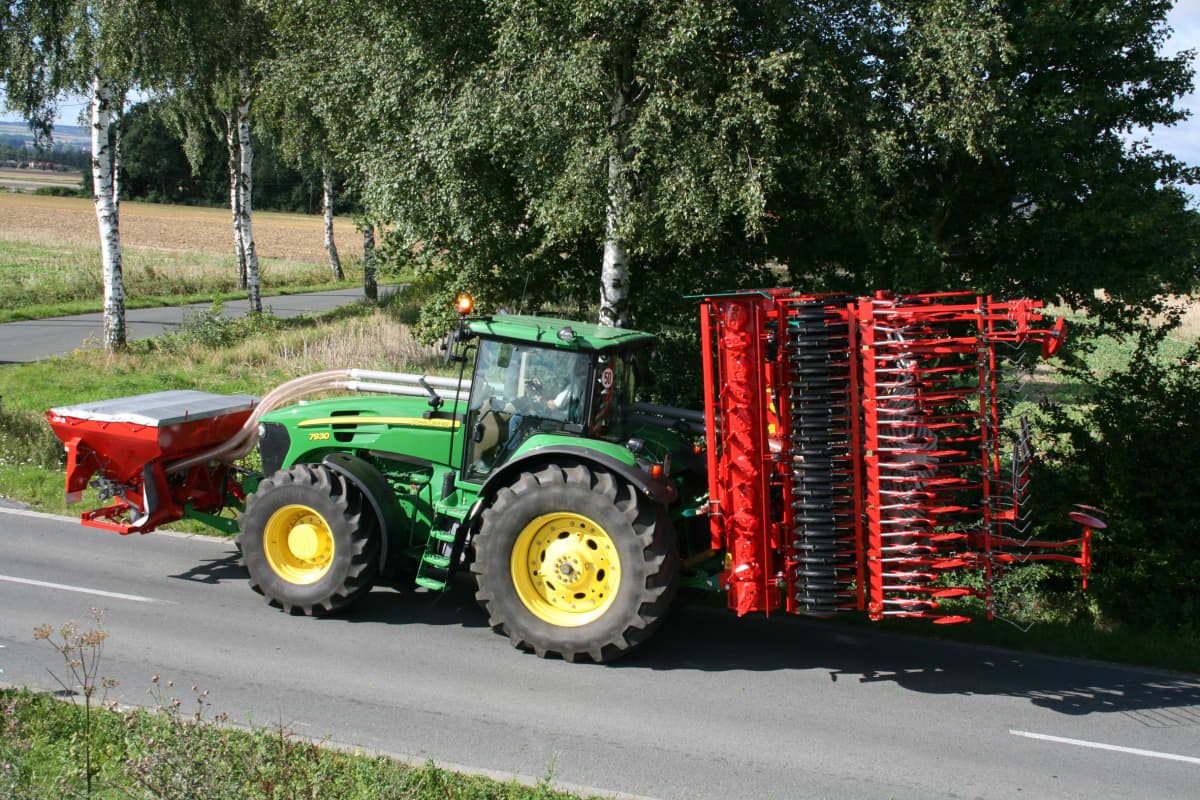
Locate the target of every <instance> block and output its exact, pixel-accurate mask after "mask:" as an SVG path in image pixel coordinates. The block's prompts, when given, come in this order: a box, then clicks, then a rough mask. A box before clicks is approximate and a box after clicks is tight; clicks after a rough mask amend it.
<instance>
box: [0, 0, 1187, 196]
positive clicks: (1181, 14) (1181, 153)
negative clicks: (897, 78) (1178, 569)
mask: <svg viewBox="0 0 1200 800" xmlns="http://www.w3.org/2000/svg"><path fill="white" fill-rule="evenodd" d="M1167 24H1168V26H1169V27H1171V28H1172V29H1173V33H1172V35H1171V38H1170V39H1168V40H1167V43H1166V46H1165V48H1164V49H1165V51H1166V52H1167V53H1168V54H1174V53H1176V52H1178V51H1180V50H1188V49H1193V50H1196V51H1197V53H1200V0H1177V2H1176V4H1175V7H1174V8H1173V9H1172V11H1171V13H1170V14H1168V16H1167ZM1195 66H1196V67H1197V68H1198V69H1200V59H1198V60H1197V62H1196V65H1195ZM1193 85H1194V84H1193ZM84 105H86V103H85V102H84V101H81V100H80V99H78V98H68V99H65V100H64V101H63V102H62V103H61V104H60V106H59V120H58V121H59V122H60V123H61V124H63V125H76V124H78V120H77V118H78V115H79V111H80V109H81V108H82V107H83V106H84ZM1179 105H1180V107H1182V108H1186V109H1188V110H1189V111H1191V112H1192V117H1191V118H1190V119H1188V120H1185V121H1184V122H1182V123H1180V124H1178V125H1175V126H1173V127H1171V128H1160V129H1155V130H1153V131H1148V132H1147V131H1141V132H1136V133H1135V138H1140V137H1141V136H1146V137H1148V138H1149V139H1150V142H1151V144H1152V145H1153V146H1154V147H1156V148H1158V149H1160V150H1163V151H1165V152H1168V153H1173V154H1174V155H1176V156H1178V157H1179V158H1180V159H1182V160H1183V161H1185V162H1187V163H1188V164H1192V165H1200V96H1198V95H1197V93H1196V91H1195V90H1194V89H1193V91H1192V93H1191V94H1189V95H1187V96H1186V97H1184V98H1182V100H1181V101H1180V102H1179ZM0 119H2V120H20V117H19V116H18V115H16V114H11V113H4V114H0ZM1192 194H1193V197H1196V198H1197V204H1198V205H1200V187H1193V192H1192Z"/></svg>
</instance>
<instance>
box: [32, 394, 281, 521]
mask: <svg viewBox="0 0 1200 800" xmlns="http://www.w3.org/2000/svg"><path fill="white" fill-rule="evenodd" d="M257 403H258V398H256V397H251V396H250V395H233V396H226V395H217V394H209V393H208V392H196V391H187V390H180V391H170V392H155V393H153V394H143V395H136V396H133V397H120V398H116V399H114V400H102V401H99V402H95V403H82V404H80V405H75V406H63V407H59V408H53V409H51V410H49V411H47V412H46V415H45V416H46V419H47V421H49V423H50V426H51V427H52V428H53V429H54V433H55V434H56V435H57V436H58V438H59V439H61V440H62V441H63V443H64V444H66V447H67V481H66V492H67V502H68V503H77V502H79V500H80V499H81V498H82V495H83V490H84V489H86V488H87V487H88V486H89V482H90V485H92V486H96V487H97V488H99V489H100V493H101V494H100V496H101V500H105V499H109V498H112V499H113V502H112V503H111V504H110V505H108V506H105V507H104V508H99V509H95V510H93V511H87V512H84V514H83V515H82V519H81V522H83V524H84V525H91V526H92V527H96V528H105V529H107V530H114V531H117V532H118V533H121V534H127V533H145V532H147V531H150V530H153V529H154V528H156V527H158V526H159V525H164V524H166V523H168V522H173V521H175V520H178V519H182V518H183V516H184V506H186V505H188V504H189V503H190V504H191V506H192V508H194V509H196V510H197V511H203V512H208V513H215V512H217V511H219V510H220V509H221V508H222V507H223V505H224V504H225V499H226V496H227V494H228V492H229V491H230V490H231V489H234V487H232V486H230V483H231V482H230V480H229V468H228V466H226V465H225V464H221V463H214V464H199V465H196V466H194V467H191V468H190V469H187V470H184V471H181V472H179V473H177V474H173V475H168V474H167V472H166V470H165V465H166V464H167V463H169V462H172V461H177V460H179V459H181V458H186V457H188V456H192V455H196V454H198V453H202V452H204V451H205V450H207V449H209V448H211V447H214V446H216V445H219V444H221V443H223V442H226V441H228V440H229V439H230V438H232V437H233V436H234V435H235V434H236V433H237V432H238V431H239V430H240V429H241V427H242V426H243V425H244V424H245V422H246V420H247V419H248V418H249V417H250V414H251V413H252V412H253V410H254V406H255V405H257ZM97 474H99V478H98V479H97V480H95V481H92V477H93V476H94V475H97Z"/></svg>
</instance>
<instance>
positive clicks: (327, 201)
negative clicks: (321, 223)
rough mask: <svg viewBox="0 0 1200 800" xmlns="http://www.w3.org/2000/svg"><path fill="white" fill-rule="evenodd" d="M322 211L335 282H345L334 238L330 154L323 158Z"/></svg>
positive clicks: (326, 247) (324, 155)
mask: <svg viewBox="0 0 1200 800" xmlns="http://www.w3.org/2000/svg"><path fill="white" fill-rule="evenodd" d="M321 210H322V213H323V215H324V217H325V252H326V253H328V254H329V269H330V271H331V272H332V273H333V274H332V277H333V279H334V280H335V281H340V280H345V278H346V275H345V273H343V272H342V261H341V259H340V258H338V251H337V242H336V241H334V238H333V165H332V164H331V163H330V160H329V154H328V152H326V153H323V154H322V158H321Z"/></svg>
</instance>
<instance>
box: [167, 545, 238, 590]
mask: <svg viewBox="0 0 1200 800" xmlns="http://www.w3.org/2000/svg"><path fill="white" fill-rule="evenodd" d="M167 577H168V578H178V579H179V580H184V581H193V582H195V583H209V584H217V583H225V582H227V581H229V582H235V581H241V582H243V583H244V582H245V580H246V571H245V570H244V569H242V567H241V565H240V564H238V553H237V551H236V550H230V551H229V552H228V553H226V554H225V555H224V556H222V557H221V558H208V559H205V560H203V561H201V562H200V563H199V564H197V565H196V566H194V567H192V568H191V569H189V570H188V571H187V572H181V573H179V574H178V575H168V576H167Z"/></svg>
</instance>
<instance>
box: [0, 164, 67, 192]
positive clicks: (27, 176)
mask: <svg viewBox="0 0 1200 800" xmlns="http://www.w3.org/2000/svg"><path fill="white" fill-rule="evenodd" d="M82 177H83V176H82V174H81V173H80V172H79V170H77V169H73V170H70V171H68V172H50V171H48V170H42V169H9V168H7V167H5V168H3V169H0V187H5V188H8V189H20V190H23V191H33V190H34V189H41V188H42V187H45V186H61V187H63V188H66V189H77V188H79V181H80V179H81V178H82Z"/></svg>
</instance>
